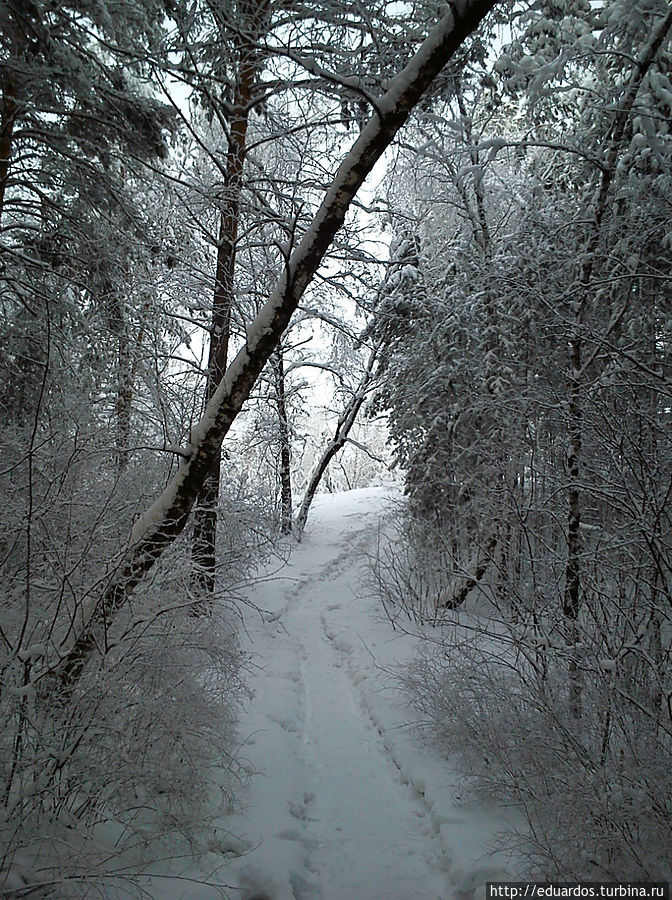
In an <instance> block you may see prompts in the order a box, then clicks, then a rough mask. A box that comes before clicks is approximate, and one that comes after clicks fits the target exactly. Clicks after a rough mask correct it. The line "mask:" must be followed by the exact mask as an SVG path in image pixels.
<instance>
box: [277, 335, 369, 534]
mask: <svg viewBox="0 0 672 900" xmlns="http://www.w3.org/2000/svg"><path fill="white" fill-rule="evenodd" d="M379 349H380V346H379V345H377V346H375V347H374V348H373V350H372V351H371V353H370V355H369V359H368V361H367V363H366V369H365V370H364V375H363V376H362V379H361V381H360V382H359V384H358V385H357V387H356V388H355V390H354V392H353V394H352V397H351V398H350V400H349V402H348V405H347V406H346V407H345V409H344V410H343V412H342V413H341V415H340V416H339V418H338V423H337V425H336V432H335V434H334V436H333V438H332V439H331V440H330V441H329V443H328V445H327V447H326V449H325V450H324V452H323V453H322V456H321V457H320V459H319V460H318V463H317V465H316V466H315V468H314V469H313V472H312V474H311V476H310V479H309V481H308V486H307V487H306V493H305V494H304V497H303V501H302V503H301V508H300V509H299V512H298V515H297V517H296V522H295V524H294V533H295V535H296V537H297V539H298V540H301V536H302V535H303V530H304V528H305V527H306V521H307V520H308V513H309V511H310V507H311V504H312V502H313V498H314V497H315V492H316V491H317V489H318V487H319V486H320V481H321V480H322V477H323V476H324V473H325V472H326V471H327V468H328V466H329V463H330V462H331V461H332V459H333V458H334V457H335V456H336V454H337V453H338V452H339V451H340V450H342V448H343V447H344V446H345V444H346V441H347V440H348V435H349V434H350V431H351V430H352V426H353V425H354V424H355V421H356V419H357V416H358V414H359V411H360V409H361V408H362V403H364V400H365V398H366V395H367V393H368V391H369V388H370V386H371V381H372V380H373V367H374V366H375V363H376V359H377V358H378V351H379Z"/></svg>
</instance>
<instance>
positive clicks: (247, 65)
mask: <svg viewBox="0 0 672 900" xmlns="http://www.w3.org/2000/svg"><path fill="white" fill-rule="evenodd" d="M262 6H263V7H264V8H265V6H266V4H265V3H264V4H262V5H261V6H260V11H263V10H262V9H261V7H262ZM245 24H246V25H248V26H249V25H250V24H251V25H252V29H251V30H252V33H253V34H256V32H257V31H258V30H259V25H260V22H259V23H248V22H246V23H245ZM259 63H260V58H259V51H258V50H257V48H256V47H254V46H251V47H250V46H248V47H245V48H243V59H242V62H241V66H240V70H239V73H238V79H237V82H236V87H235V91H234V100H233V109H232V113H231V125H230V132H229V146H228V151H227V157H226V170H225V180H224V198H223V200H222V204H221V209H220V222H219V235H218V240H217V263H216V269H215V286H214V291H213V299H212V320H211V325H210V344H209V350H208V381H207V385H206V389H205V404H206V405H207V403H208V402H209V401H210V400H211V399H212V396H213V394H214V393H215V390H216V388H217V386H218V385H219V383H220V382H221V380H222V378H223V376H224V372H225V371H226V363H227V356H228V352H229V336H230V330H231V311H232V309H233V303H234V289H233V288H234V276H235V269H236V247H237V242H238V224H239V219H240V197H241V192H242V186H243V168H244V165H245V151H246V143H247V127H248V121H249V113H250V104H251V102H252V96H253V91H254V85H255V81H256V77H257V69H258V66H259ZM220 469H221V454H220V453H219V452H218V453H216V454H215V457H214V459H213V461H212V465H211V467H210V470H209V472H208V474H207V475H206V478H205V480H204V482H203V485H202V487H201V489H200V491H199V493H198V499H197V501H196V509H195V512H194V535H193V544H192V563H193V572H192V585H193V589H194V593H195V595H196V598H197V603H196V604H195V606H194V608H193V611H194V613H195V614H197V615H203V614H207V613H208V611H209V608H210V603H211V599H212V594H213V593H214V590H215V576H216V570H217V505H218V503H219V485H220Z"/></svg>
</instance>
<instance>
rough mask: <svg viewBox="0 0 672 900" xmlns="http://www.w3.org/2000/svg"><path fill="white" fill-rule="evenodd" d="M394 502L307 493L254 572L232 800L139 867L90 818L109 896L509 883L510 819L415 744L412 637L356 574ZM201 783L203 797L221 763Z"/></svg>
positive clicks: (355, 899)
mask: <svg viewBox="0 0 672 900" xmlns="http://www.w3.org/2000/svg"><path fill="white" fill-rule="evenodd" d="M398 500H399V492H398V489H395V488H391V487H388V488H368V489H363V490H355V491H349V492H346V493H343V494H332V495H321V496H318V497H316V498H315V501H314V505H313V508H312V510H311V516H310V518H309V520H308V524H307V527H306V530H305V533H304V538H303V541H302V543H301V544H296V545H293V542H290V543H289V546H287V547H286V548H285V550H290V549H291V553H289V554H285V555H286V556H288V561H286V562H279V561H278V559H273V560H270V561H269V562H268V564H267V567H266V568H265V569H264V570H263V571H260V572H259V573H258V574H259V576H260V578H259V580H258V581H257V582H256V584H255V585H254V586H253V587H252V588H250V589H249V592H248V599H249V601H250V602H251V603H253V604H254V605H255V606H256V608H257V611H256V612H254V613H253V612H251V611H248V612H246V614H245V622H244V629H243V634H244V642H245V649H246V652H247V654H248V657H249V672H250V677H249V687H250V690H251V695H250V696H251V699H250V702H249V704H248V706H247V708H246V710H245V711H244V713H243V716H242V720H241V722H240V732H239V733H240V741H241V745H240V751H239V754H238V756H239V758H240V760H241V762H242V764H243V767H244V769H245V770H246V772H247V773H248V775H249V780H248V783H247V784H246V785H244V786H243V787H241V788H240V789H239V791H238V795H237V798H236V800H237V807H236V811H234V812H227V813H222V814H221V816H220V818H219V819H217V820H215V822H214V823H213V824H214V825H215V827H216V833H215V834H214V837H213V839H212V841H211V843H210V849H209V852H208V853H206V854H205V855H204V856H201V857H200V858H197V859H193V858H192V857H191V856H190V854H189V848H188V847H187V846H185V847H183V848H180V847H179V846H175V844H174V843H172V844H167V845H166V846H165V851H164V852H163V853H162V854H161V855H162V857H163V858H162V859H161V860H159V861H157V862H156V863H154V864H152V865H150V866H149V867H148V866H147V865H142V864H138V863H137V862H135V863H134V861H133V859H131V858H130V857H128V856H126V857H123V856H122V857H117V862H116V863H115V862H114V856H115V854H114V846H115V843H116V841H117V839H118V835H117V834H116V832H115V827H116V826H115V823H113V822H109V823H101V824H100V825H99V826H97V829H96V837H97V840H98V841H99V842H100V843H101V846H107V847H109V850H110V853H111V854H112V856H111V860H110V861H111V862H112V866H111V868H110V869H109V870H108V871H109V875H108V878H109V877H111V878H112V882H114V896H115V897H118V898H120V900H122V898H123V900H126V898H130V897H132V896H133V897H134V896H136V895H137V894H136V893H135V891H134V890H132V889H131V885H134V886H135V889H137V888H141V889H142V890H143V891H145V892H146V893H145V895H146V896H150V897H156V898H159V897H160V898H161V900H187V898H188V900H216V898H222V897H226V898H230V900H383V898H384V900H410V898H413V900H470V898H479V900H480V898H483V897H485V884H486V882H488V881H507V880H516V876H517V875H519V872H517V871H516V868H515V866H514V865H513V864H512V863H511V861H510V860H509V859H508V858H507V856H506V855H505V854H504V853H503V852H502V851H496V850H495V847H496V844H497V836H498V834H499V833H501V832H502V831H504V830H505V829H511V828H515V827H516V825H518V824H519V823H518V822H516V821H514V820H513V813H511V812H510V811H509V812H507V811H505V810H502V809H497V808H496V807H487V806H484V805H482V804H479V803H477V802H474V801H472V800H470V799H469V796H468V794H467V793H466V791H465V789H464V785H463V783H462V781H461V778H460V776H459V775H458V773H457V769H456V766H455V765H454V764H453V763H452V762H451V761H450V760H449V759H446V758H442V756H441V754H440V752H439V751H438V749H436V748H435V747H432V746H431V745H429V743H427V742H423V741H422V739H421V734H420V729H419V727H418V725H417V722H416V718H417V716H416V713H415V712H414V711H413V710H412V709H411V707H410V706H409V705H408V704H407V702H406V699H405V697H404V695H403V693H402V692H401V691H400V689H399V678H398V672H399V669H400V666H402V665H403V664H404V663H405V662H408V661H410V660H411V659H414V658H416V656H417V654H418V649H419V648H418V643H419V637H418V636H417V635H412V634H409V633H405V632H402V631H400V630H398V629H397V630H395V629H393V627H392V625H391V623H390V622H389V620H388V619H387V618H386V617H385V616H384V614H383V611H382V609H381V604H380V601H379V600H378V599H376V598H375V597H372V596H371V595H370V592H369V591H368V590H367V588H366V586H365V577H364V576H365V571H366V561H367V554H369V553H371V552H373V550H374V548H375V546H376V542H377V539H378V536H379V529H384V528H385V527H386V523H387V524H388V525H389V519H390V514H391V509H392V506H393V503H394V502H395V501H398ZM212 783H213V807H214V805H215V804H214V801H216V800H217V798H218V791H219V786H218V784H221V786H222V788H224V787H225V786H226V785H227V784H228V783H229V782H227V775H226V772H225V769H222V770H221V772H218V771H217V770H215V771H213V772H212ZM113 871H116V872H117V873H118V875H117V876H116V877H115V876H113V875H112V872H113ZM123 873H128V875H127V876H124V874H123ZM119 876H121V880H120V877H119ZM17 877H18V875H17ZM124 877H127V878H128V879H129V880H128V892H126V890H125V889H124V883H125V882H124Z"/></svg>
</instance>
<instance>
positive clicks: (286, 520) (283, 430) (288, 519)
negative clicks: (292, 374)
mask: <svg viewBox="0 0 672 900" xmlns="http://www.w3.org/2000/svg"><path fill="white" fill-rule="evenodd" d="M272 363H273V374H274V377H275V400H276V403H277V407H278V430H279V435H280V533H281V534H291V533H292V472H291V461H292V460H291V443H290V434H289V419H288V417H287V395H286V391H285V363H284V358H283V350H282V345H278V349H277V350H276V351H275V353H274V354H273V360H272Z"/></svg>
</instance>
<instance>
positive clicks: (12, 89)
mask: <svg viewBox="0 0 672 900" xmlns="http://www.w3.org/2000/svg"><path fill="white" fill-rule="evenodd" d="M18 106H19V105H18V101H17V92H16V84H15V83H14V80H13V79H12V77H11V76H10V75H9V74H8V73H7V74H5V77H4V78H3V81H2V113H1V114H0V223H1V222H2V214H3V211H4V208H5V193H6V190H7V183H8V181H9V161H10V158H11V155H12V145H13V137H14V124H15V122H16V117H17V114H18Z"/></svg>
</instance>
